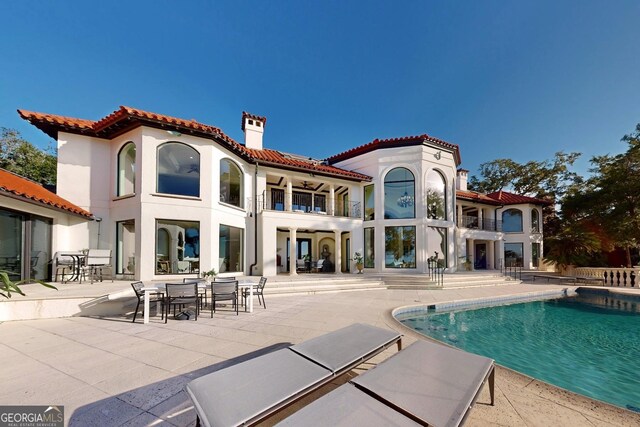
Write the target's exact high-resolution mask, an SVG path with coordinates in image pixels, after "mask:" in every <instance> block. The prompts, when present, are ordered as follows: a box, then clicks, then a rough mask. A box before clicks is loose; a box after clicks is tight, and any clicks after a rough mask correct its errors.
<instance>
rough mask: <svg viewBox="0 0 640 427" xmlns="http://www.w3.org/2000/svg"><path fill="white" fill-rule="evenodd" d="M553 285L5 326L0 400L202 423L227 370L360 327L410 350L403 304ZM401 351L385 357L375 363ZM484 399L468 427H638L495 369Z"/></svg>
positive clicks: (80, 416) (82, 414)
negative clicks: (203, 383) (199, 385)
mask: <svg viewBox="0 0 640 427" xmlns="http://www.w3.org/2000/svg"><path fill="white" fill-rule="evenodd" d="M551 289H558V286H557V285H553V284H549V285H548V284H546V283H545V284H535V285H533V284H520V285H502V286H493V287H491V286H482V287H473V288H467V289H444V290H368V291H352V292H341V293H325V294H317V295H294V296H278V297H273V296H272V297H270V296H269V295H267V304H268V309H266V310H265V309H263V308H262V307H259V306H256V309H255V311H254V313H251V314H249V313H243V312H241V313H240V315H239V316H236V315H235V313H233V314H232V312H231V311H230V310H229V311H227V312H225V310H224V309H223V310H220V311H218V312H217V313H216V315H215V317H214V318H213V319H211V318H210V317H209V314H208V312H203V314H202V316H201V317H199V319H198V321H197V322H195V321H176V320H172V319H170V320H169V322H168V323H167V324H164V323H163V322H162V321H161V320H160V318H159V317H157V318H152V321H151V323H150V324H148V325H143V324H141V323H136V324H133V323H131V317H130V316H129V317H127V316H108V317H70V318H61V319H42V320H24V321H11V322H4V323H2V324H0V349H1V350H0V353H1V354H3V356H4V358H3V359H4V363H3V364H2V366H0V377H1V378H2V383H3V387H2V390H1V391H0V404H1V405H8V404H22V405H26V404H37V405H50V404H51V405H53V404H55V405H64V407H65V419H66V423H67V424H68V425H71V426H142V425H167V426H172V425H175V426H189V425H194V424H195V413H194V411H193V409H192V407H191V404H190V401H189V399H188V398H187V397H186V395H185V393H184V392H183V387H184V385H185V384H186V383H187V382H188V381H190V380H191V379H193V378H196V377H199V376H201V375H204V374H206V373H208V372H212V371H214V370H217V369H221V368H222V367H224V366H227V365H228V364H232V363H237V362H238V361H240V360H244V359H246V358H248V357H253V356H255V355H257V354H260V353H264V352H267V351H271V350H273V349H276V348H280V347H282V346H285V345H289V344H291V343H297V342H301V341H303V340H306V339H308V338H311V337H314V336H317V335H320V334H323V333H325V332H329V331H332V330H335V329H338V328H341V327H343V326H346V325H349V324H351V323H354V322H365V323H370V324H373V325H377V326H381V327H386V328H391V329H396V330H399V331H401V332H403V333H405V334H406V335H405V338H404V343H405V345H406V344H408V343H410V342H412V341H413V340H415V339H417V335H415V334H413V333H411V332H408V331H406V330H405V329H404V328H402V327H401V326H400V325H399V324H398V323H396V322H395V321H394V320H393V319H392V318H391V316H390V311H391V310H392V309H394V308H396V307H400V306H404V305H413V304H427V303H437V302H443V301H453V300H461V299H472V298H484V297H491V296H503V295H513V294H520V293H526V292H537V291H541V290H551ZM393 352H394V350H388V351H387V352H385V353H382V354H381V355H379V356H378V357H376V358H375V359H374V360H373V363H377V362H379V361H381V360H383V359H384V358H386V357H388V356H389V355H391V354H393ZM369 366H370V365H365V367H364V368H365V369H366V368H367V367H369ZM331 387H332V386H329V387H327V388H326V389H325V390H323V391H322V392H326V391H327V390H328V389H330V388H331ZM333 387H335V385H333ZM488 402H489V396H488V391H487V390H486V389H485V390H483V393H482V394H481V396H480V399H479V400H478V403H477V404H476V406H475V408H474V409H473V410H472V412H471V416H470V418H469V421H468V424H467V425H472V426H475V425H480V426H484V425H486V426H488V425H504V426H515V425H527V426H534V425H535V426H537V425H539V426H543V425H544V426H548V425H563V426H574V425H575V426H583V425H586V426H593V425H598V426H605V425H617V426H624V425H629V426H632V425H640V414H636V413H633V412H629V411H626V410H623V409H620V408H617V407H613V406H610V405H607V404H604V403H600V402H596V401H593V400H590V399H588V398H584V397H581V396H578V395H575V394H573V393H570V392H567V391H564V390H560V389H557V388H555V387H552V386H549V385H547V384H544V383H541V382H539V381H536V380H533V379H531V378H529V377H525V376H523V375H520V374H517V373H514V372H512V371H510V370H508V369H504V368H499V369H498V370H497V377H496V406H495V407H492V406H490V405H488ZM294 409H295V408H293V409H292V410H294ZM277 419H278V418H273V419H271V420H269V421H268V424H272V423H273V422H275V421H277Z"/></svg>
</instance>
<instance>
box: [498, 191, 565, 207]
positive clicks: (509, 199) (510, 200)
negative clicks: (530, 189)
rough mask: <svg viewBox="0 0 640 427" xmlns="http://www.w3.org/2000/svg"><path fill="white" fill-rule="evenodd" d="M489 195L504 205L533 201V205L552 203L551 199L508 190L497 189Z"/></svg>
mask: <svg viewBox="0 0 640 427" xmlns="http://www.w3.org/2000/svg"><path fill="white" fill-rule="evenodd" d="M487 197H490V198H492V199H493V200H497V201H499V202H500V203H501V204H503V205H518V204H521V203H531V204H533V205H552V204H553V202H552V201H550V200H544V199H537V198H535V197H528V196H520V195H519V194H513V193H509V192H508V191H502V190H500V191H496V192H495V193H489V194H487Z"/></svg>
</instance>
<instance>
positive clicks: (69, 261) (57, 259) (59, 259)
mask: <svg viewBox="0 0 640 427" xmlns="http://www.w3.org/2000/svg"><path fill="white" fill-rule="evenodd" d="M62 254H65V255H62ZM69 254H77V255H82V252H73V251H62V252H56V253H55V255H54V256H53V260H52V264H53V281H54V282H57V281H58V274H60V276H61V281H62V282H64V276H65V275H66V276H69V277H74V276H75V275H76V271H77V266H76V261H75V260H74V259H73V257H72V256H70V255H69Z"/></svg>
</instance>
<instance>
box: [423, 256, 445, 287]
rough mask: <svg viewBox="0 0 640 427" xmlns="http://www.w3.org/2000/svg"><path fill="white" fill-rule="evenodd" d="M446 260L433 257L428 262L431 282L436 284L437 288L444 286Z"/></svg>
mask: <svg viewBox="0 0 640 427" xmlns="http://www.w3.org/2000/svg"><path fill="white" fill-rule="evenodd" d="M444 269H445V267H444V260H442V259H437V258H436V257H431V258H429V259H428V260H427V271H428V273H429V280H431V281H432V282H435V284H436V285H437V286H440V287H443V286H444Z"/></svg>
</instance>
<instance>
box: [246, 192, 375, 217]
mask: <svg viewBox="0 0 640 427" xmlns="http://www.w3.org/2000/svg"><path fill="white" fill-rule="evenodd" d="M256 201H257V206H256V208H257V211H258V213H259V212H262V211H281V212H285V211H286V206H287V203H286V195H285V193H284V192H283V191H282V192H280V191H272V192H265V193H262V194H261V195H259V196H258V197H257V200H256ZM248 206H252V205H251V200H250V199H249V201H248ZM290 212H297V213H305V214H315V215H330V216H339V217H346V218H361V217H362V210H361V204H360V202H345V201H344V200H343V199H342V198H337V199H335V204H334V208H333V212H331V199H330V198H329V197H327V196H326V195H324V194H314V193H303V192H293V193H292V194H291V210H290Z"/></svg>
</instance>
